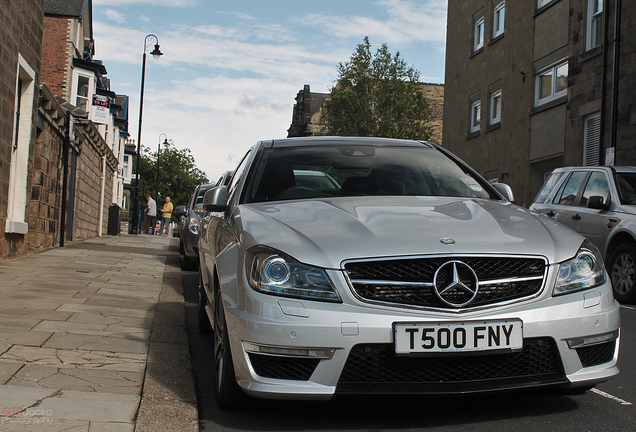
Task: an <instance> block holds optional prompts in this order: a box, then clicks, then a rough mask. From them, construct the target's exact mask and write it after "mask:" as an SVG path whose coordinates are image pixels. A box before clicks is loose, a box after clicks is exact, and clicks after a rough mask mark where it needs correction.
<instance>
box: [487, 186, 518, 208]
mask: <svg viewBox="0 0 636 432" xmlns="http://www.w3.org/2000/svg"><path fill="white" fill-rule="evenodd" d="M492 187H494V188H495V189H496V190H497V192H499V193H500V194H501V195H503V197H504V198H505V199H507V200H508V201H510V202H511V203H514V202H515V196H514V194H513V193H512V188H511V187H510V186H508V185H507V184H505V183H493V184H492Z"/></svg>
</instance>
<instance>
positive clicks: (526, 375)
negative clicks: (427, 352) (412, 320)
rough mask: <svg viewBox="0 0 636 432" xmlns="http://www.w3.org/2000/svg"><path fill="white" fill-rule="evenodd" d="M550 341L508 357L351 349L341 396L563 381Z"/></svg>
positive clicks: (532, 343)
mask: <svg viewBox="0 0 636 432" xmlns="http://www.w3.org/2000/svg"><path fill="white" fill-rule="evenodd" d="M566 382H567V379H566V378H565V376H564V373H563V368H562V366H561V361H560V359H559V355H558V350H557V348H556V345H555V343H554V340H553V339H551V338H531V339H524V343H523V349H522V350H521V351H518V352H513V353H505V354H501V353H497V354H487V353H483V352H482V353H479V354H477V355H472V354H465V353H458V354H453V355H445V356H438V357H426V356H413V357H403V356H397V355H395V351H394V348H393V345H392V344H362V345H356V346H355V347H354V348H353V349H352V350H351V353H350V354H349V358H348V359H347V363H346V364H345V367H344V369H343V371H342V374H341V376H340V380H339V382H338V388H337V391H338V392H340V393H385V392H391V393H400V392H405V393H464V392H470V391H486V390H498V389H510V388H519V387H524V386H531V385H532V386H537V385H551V384H560V383H566Z"/></svg>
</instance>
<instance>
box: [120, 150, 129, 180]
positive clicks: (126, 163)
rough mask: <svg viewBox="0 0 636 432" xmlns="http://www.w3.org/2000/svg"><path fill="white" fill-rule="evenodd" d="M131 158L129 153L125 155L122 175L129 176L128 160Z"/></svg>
mask: <svg viewBox="0 0 636 432" xmlns="http://www.w3.org/2000/svg"><path fill="white" fill-rule="evenodd" d="M129 159H130V158H129V156H128V155H125V156H124V163H123V164H122V167H121V175H122V177H124V178H128V163H129V162H128V161H129Z"/></svg>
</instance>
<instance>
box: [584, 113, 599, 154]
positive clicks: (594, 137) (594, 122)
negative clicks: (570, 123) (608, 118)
mask: <svg viewBox="0 0 636 432" xmlns="http://www.w3.org/2000/svg"><path fill="white" fill-rule="evenodd" d="M584 128H585V130H584V131H583V166H595V165H598V163H599V156H600V152H601V113H600V112H597V113H594V114H590V115H588V116H586V117H585V125H584Z"/></svg>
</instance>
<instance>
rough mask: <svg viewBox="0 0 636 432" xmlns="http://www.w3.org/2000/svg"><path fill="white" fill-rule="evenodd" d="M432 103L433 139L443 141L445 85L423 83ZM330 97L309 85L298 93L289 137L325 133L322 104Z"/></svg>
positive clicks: (288, 133) (437, 141)
mask: <svg viewBox="0 0 636 432" xmlns="http://www.w3.org/2000/svg"><path fill="white" fill-rule="evenodd" d="M421 86H422V89H423V90H424V92H425V93H426V97H427V98H428V101H429V103H430V108H431V114H432V120H431V126H432V128H433V130H432V136H431V141H432V142H434V143H437V144H441V142H442V123H443V118H442V117H443V112H444V85H443V84H427V83H423V84H421ZM328 97H329V93H312V92H311V90H310V87H309V85H305V86H304V88H303V89H302V90H300V91H299V92H298V95H296V103H295V104H294V109H293V114H292V123H291V126H290V127H289V129H288V130H287V137H288V138H291V137H302V136H320V135H324V134H325V132H324V125H323V124H322V123H321V122H320V113H321V110H320V109H321V107H322V104H323V103H324V102H325V100H327V98H328Z"/></svg>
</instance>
